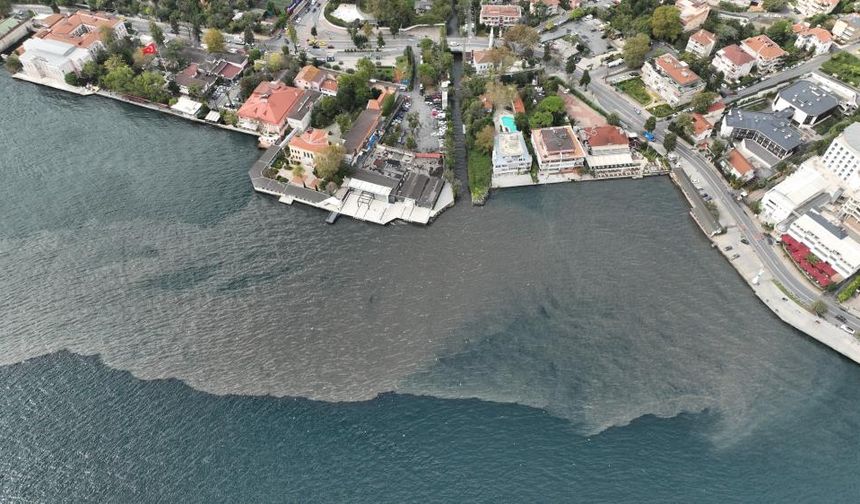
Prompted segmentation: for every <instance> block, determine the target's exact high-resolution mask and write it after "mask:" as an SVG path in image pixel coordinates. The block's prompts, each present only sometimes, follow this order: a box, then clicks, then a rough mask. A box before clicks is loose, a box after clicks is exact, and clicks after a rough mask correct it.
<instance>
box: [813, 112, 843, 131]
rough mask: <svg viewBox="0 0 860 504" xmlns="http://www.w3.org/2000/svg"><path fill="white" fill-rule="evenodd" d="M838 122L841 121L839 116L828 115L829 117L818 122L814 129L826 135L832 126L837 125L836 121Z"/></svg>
mask: <svg viewBox="0 0 860 504" xmlns="http://www.w3.org/2000/svg"><path fill="white" fill-rule="evenodd" d="M838 122H839V117H838V116H835V115H832V116H830V117H828V118H827V119H825V120H823V121H821V122H820V123H818V124H816V125H815V126H813V128H812V129H814V130H815V132H816V133H818V134H819V135H826V134H828V133H830V128H832V127H833V126H835V125H836V123H838Z"/></svg>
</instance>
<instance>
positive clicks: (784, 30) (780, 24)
mask: <svg viewBox="0 0 860 504" xmlns="http://www.w3.org/2000/svg"><path fill="white" fill-rule="evenodd" d="M793 33H794V32H793V30H792V29H791V21H788V20H787V19H780V20H779V21H776V22H775V23H773V24H772V25H770V27H769V28H768V29H767V31H765V35H767V36H768V37H769V38H770V39H771V40H773V41H774V42H776V43H777V44H778V45H784V44H785V43H786V42H788V41H789V39H790V38H792V36H793Z"/></svg>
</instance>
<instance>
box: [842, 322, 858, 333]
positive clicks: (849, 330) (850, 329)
mask: <svg viewBox="0 0 860 504" xmlns="http://www.w3.org/2000/svg"><path fill="white" fill-rule="evenodd" d="M839 328H840V329H842V330H843V331H845V332H847V333H848V334H852V335H853V334H854V333H855V332H856V331H855V330H854V329H853V328H851V327H848V326H847V325H845V324H842V325H841V326H839Z"/></svg>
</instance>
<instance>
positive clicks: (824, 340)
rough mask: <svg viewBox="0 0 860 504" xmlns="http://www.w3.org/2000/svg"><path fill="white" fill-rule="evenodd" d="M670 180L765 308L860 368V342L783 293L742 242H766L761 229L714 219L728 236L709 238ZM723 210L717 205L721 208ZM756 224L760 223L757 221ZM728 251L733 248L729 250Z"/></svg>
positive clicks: (691, 169)
mask: <svg viewBox="0 0 860 504" xmlns="http://www.w3.org/2000/svg"><path fill="white" fill-rule="evenodd" d="M683 165H684V166H683V167H682V168H680V169H679V170H678V171H679V172H681V173H684V174H685V175H686V176H688V177H689V176H690V173H694V174H697V175H698V176H699V177H700V180H703V179H704V177H702V176H701V175H700V174H698V173H697V171H696V169H695V168H694V167H693V166H692V165H690V164H689V163H686V162H685V163H683ZM670 178H671V179H672V181H673V182H674V183H675V185H676V187H677V188H678V189H679V190H680V191H681V192H682V194H684V196H686V199H687V201H688V203H689V204H690V207H691V210H690V216H691V217H692V218H693V221H694V222H695V223H696V224H697V225H698V227H699V229H701V230H702V234H703V235H704V236H705V238H707V239H708V241H710V242H711V246H712V248H716V249H717V251H718V252H719V253H720V254H721V255H722V256H723V257H724V258H725V259H726V261H728V263H729V264H730V265H731V266H732V268H733V269H734V270H735V272H736V273H737V274H738V275H739V276H740V277H741V278H742V279H743V280H744V282H745V283H746V284H747V285H748V286H749V288H750V289H751V290H752V292H753V294H754V295H755V296H756V297H757V298H758V299H759V301H760V302H761V303H762V304H764V305H765V306H766V307H767V308H768V309H769V310H770V311H771V312H772V313H773V314H774V315H775V316H776V317H777V318H779V319H780V320H782V321H783V322H784V323H785V324H788V325H789V326H791V327H793V328H794V329H796V330H798V331H800V332H801V333H803V334H805V335H806V336H808V337H810V338H812V339H813V340H815V341H817V342H818V343H821V344H823V345H825V346H827V347H828V348H830V349H831V350H834V351H836V352H837V353H839V354H840V355H842V356H843V357H845V358H847V359H849V360H851V361H854V362H855V363H857V364H860V338H858V337H857V336H855V335H852V334H848V333H847V332H845V331H844V330H842V329H841V328H840V327H839V326H837V325H835V324H832V323H831V322H829V321H827V320H825V319H824V318H821V317H818V316H816V315H815V314H813V313H812V312H810V311H809V309H808V308H807V307H806V306H805V305H803V304H802V303H801V302H800V301H796V300H794V299H792V297H790V296H789V295H787V294H786V293H784V292H783V290H782V289H781V288H780V283H779V281H778V280H777V279H776V278H774V277H773V275H772V274H771V273H770V271H768V270H767V269H766V268H765V267H764V265H763V264H762V263H761V261H760V260H759V257H758V255H757V254H756V253H755V252H754V251H753V249H752V248H751V247H750V246H749V245H746V244H743V243H742V242H741V241H740V240H741V238H743V237H746V238H747V239H750V240H765V239H766V238H765V237H764V236H765V233H764V232H762V230H761V229H760V228H759V229H755V230H752V231H753V232H755V234H756V235H757V236H749V233H746V234H745V233H744V232H743V231H742V230H741V229H740V228H739V227H738V224H737V222H734V221H729V222H728V224H727V225H724V226H723V225H721V224H720V223H719V219H715V221H716V222H717V224H718V225H721V227H722V228H723V229H724V231H725V232H723V233H721V234H709V233H708V232H707V231H706V230H705V229H704V227H703V226H702V224H701V223H700V222H699V220H698V219H697V218H696V216H695V209H696V205H695V203H694V202H692V201H690V197H691V195H688V194H687V193H686V191H684V190H683V186H682V185H681V184H680V183H679V181H678V180H676V178H675V177H670ZM696 196H698V193H696ZM720 206H721V205H719V204H718V208H719V207H720ZM743 211H746V210H743ZM721 215H726V212H721ZM755 222H756V223H758V221H757V220H756V221H755ZM727 247H731V248H730V249H729V250H726V248H727ZM840 309H841V310H844V311H845V312H846V313H850V312H848V310H847V309H845V308H840Z"/></svg>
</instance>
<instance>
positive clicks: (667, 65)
mask: <svg viewBox="0 0 860 504" xmlns="http://www.w3.org/2000/svg"><path fill="white" fill-rule="evenodd" d="M654 62H655V63H656V65H657V66H658V67H660V68H661V69H662V70H663V72H665V73H666V75H668V76H669V77H671V78H672V80H674V81H675V82H677V83H678V84H679V85H681V86H686V85H687V84H692V83H694V82H696V81H697V80H699V76H698V75H696V72H694V71H692V70H690V67H688V66H687V64H686V63H682V62H680V61H678V58H676V57H674V56H672V55H671V54H668V53H666V54H663V55H661V56H658V57H657V58H655V59H654Z"/></svg>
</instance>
